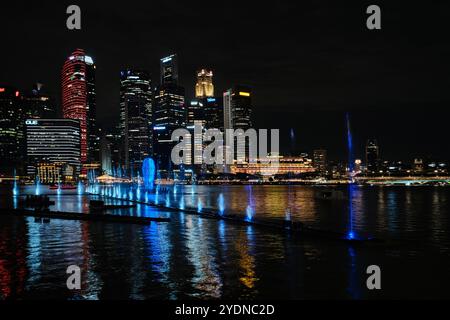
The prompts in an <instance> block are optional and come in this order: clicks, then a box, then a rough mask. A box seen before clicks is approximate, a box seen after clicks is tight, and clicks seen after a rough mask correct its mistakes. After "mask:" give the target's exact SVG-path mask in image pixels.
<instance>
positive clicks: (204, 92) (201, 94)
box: [195, 69, 214, 98]
mask: <svg viewBox="0 0 450 320" xmlns="http://www.w3.org/2000/svg"><path fill="white" fill-rule="evenodd" d="M212 77H213V73H212V71H211V70H207V69H201V70H199V71H197V83H196V84H195V97H196V98H207V97H213V96H214V85H213V82H212Z"/></svg>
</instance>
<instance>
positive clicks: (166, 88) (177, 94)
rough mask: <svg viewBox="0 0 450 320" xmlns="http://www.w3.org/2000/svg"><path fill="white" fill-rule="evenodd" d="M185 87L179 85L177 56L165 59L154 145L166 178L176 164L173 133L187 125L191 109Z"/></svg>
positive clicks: (156, 107)
mask: <svg viewBox="0 0 450 320" xmlns="http://www.w3.org/2000/svg"><path fill="white" fill-rule="evenodd" d="M184 97H185V91H184V88H183V87H181V86H179V85H178V66H177V59H176V55H171V56H168V57H165V58H162V59H161V85H160V86H159V87H158V88H157V89H156V91H155V96H154V106H155V107H154V117H153V118H154V127H153V129H154V142H155V143H154V146H155V150H154V152H155V154H156V160H157V167H158V170H159V171H160V174H161V176H162V177H166V178H169V177H170V175H171V173H172V171H173V169H174V168H173V165H172V161H171V152H172V148H173V146H174V145H175V143H174V142H172V140H171V137H172V132H173V131H174V130H175V129H179V128H185V127H186V121H187V112H186V106H185V98H184Z"/></svg>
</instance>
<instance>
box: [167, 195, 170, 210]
mask: <svg viewBox="0 0 450 320" xmlns="http://www.w3.org/2000/svg"><path fill="white" fill-rule="evenodd" d="M166 207H168V208H169V207H170V196H169V193H168V192H167V193H166Z"/></svg>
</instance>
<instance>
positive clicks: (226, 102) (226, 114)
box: [223, 89, 233, 130]
mask: <svg viewBox="0 0 450 320" xmlns="http://www.w3.org/2000/svg"><path fill="white" fill-rule="evenodd" d="M231 95H232V90H231V89H228V90H227V91H225V92H224V93H223V126H224V130H227V129H233V122H232V121H233V114H232V109H231Z"/></svg>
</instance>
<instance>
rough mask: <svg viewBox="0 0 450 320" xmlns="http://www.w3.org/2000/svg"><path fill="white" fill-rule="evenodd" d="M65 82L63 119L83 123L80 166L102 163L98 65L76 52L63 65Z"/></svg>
mask: <svg viewBox="0 0 450 320" xmlns="http://www.w3.org/2000/svg"><path fill="white" fill-rule="evenodd" d="M61 80H62V111H63V117H64V118H67V119H76V120H79V122H80V129H81V139H80V152H81V163H82V164H83V165H84V164H88V163H90V164H92V163H97V164H98V163H99V162H100V138H99V131H98V129H97V124H96V92H95V65H94V61H93V60H92V58H91V57H90V56H87V55H86V54H85V52H84V50H82V49H77V50H75V52H73V53H72V54H71V55H70V56H69V57H68V58H67V60H66V61H65V62H64V66H63V69H62V74H61Z"/></svg>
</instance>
